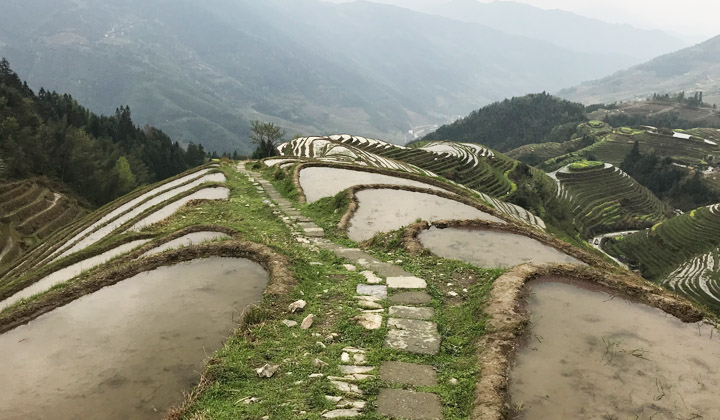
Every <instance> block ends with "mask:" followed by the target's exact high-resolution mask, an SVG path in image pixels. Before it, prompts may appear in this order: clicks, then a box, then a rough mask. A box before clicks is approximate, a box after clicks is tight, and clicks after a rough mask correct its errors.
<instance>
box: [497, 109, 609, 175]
mask: <svg viewBox="0 0 720 420" xmlns="http://www.w3.org/2000/svg"><path fill="white" fill-rule="evenodd" d="M612 130H613V128H612V127H611V126H610V125H608V124H606V123H604V122H602V121H598V120H592V121H589V122H586V123H582V124H579V125H578V126H577V128H576V130H575V133H573V134H572V136H570V139H569V140H568V141H565V142H561V143H559V142H545V143H532V144H526V145H524V146H520V147H518V148H516V149H513V150H510V151H508V152H507V153H506V155H507V156H508V157H510V158H512V159H517V160H520V161H522V162H525V163H527V164H528V165H533V166H537V165H540V164H541V163H543V162H545V161H548V160H550V159H553V158H556V157H558V156H562V155H565V154H568V153H573V152H577V151H578V150H581V149H584V148H585V147H588V146H591V145H593V144H594V143H595V142H596V141H599V140H600V139H602V138H603V137H605V136H607V135H608V134H610V133H612Z"/></svg>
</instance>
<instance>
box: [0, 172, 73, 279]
mask: <svg viewBox="0 0 720 420" xmlns="http://www.w3.org/2000/svg"><path fill="white" fill-rule="evenodd" d="M84 213H85V212H84V211H83V210H82V208H81V207H80V206H79V205H78V204H77V202H76V201H75V200H73V199H70V198H69V197H67V196H65V195H62V194H59V193H55V192H52V191H50V190H49V189H48V188H46V187H43V186H41V185H39V184H38V183H36V182H34V181H32V180H26V181H18V182H0V266H7V265H8V264H10V263H11V262H12V261H13V260H15V259H16V258H17V257H19V256H20V255H22V253H23V252H24V251H25V250H27V249H28V248H29V247H31V246H32V245H34V244H35V243H37V242H38V241H40V240H42V239H44V238H47V237H48V236H50V235H51V234H53V233H54V232H56V231H58V230H60V229H62V228H63V227H65V226H66V225H69V224H70V223H72V222H73V221H75V220H77V219H78V218H79V217H80V216H82V215H84Z"/></svg>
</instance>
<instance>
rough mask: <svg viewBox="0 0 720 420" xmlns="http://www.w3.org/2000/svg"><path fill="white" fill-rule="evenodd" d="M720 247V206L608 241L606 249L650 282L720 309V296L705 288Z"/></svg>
mask: <svg viewBox="0 0 720 420" xmlns="http://www.w3.org/2000/svg"><path fill="white" fill-rule="evenodd" d="M718 247H720V205H713V206H707V207H701V208H699V209H696V210H693V211H692V212H689V213H686V214H684V215H681V216H677V217H673V218H671V219H669V220H667V221H665V222H663V223H660V224H658V225H656V226H653V228H652V229H649V230H647V231H643V232H638V233H635V234H632V235H629V236H626V237H623V238H617V239H615V240H611V241H608V243H607V245H606V246H605V248H606V250H607V251H608V252H610V253H611V254H613V255H616V256H619V257H621V258H624V259H626V260H627V261H628V262H629V263H630V264H631V265H633V266H635V267H637V268H638V269H639V270H640V271H641V272H642V274H643V276H644V277H645V278H647V279H650V280H653V281H656V282H658V283H662V284H666V285H668V286H669V287H671V288H673V289H674V290H676V291H678V292H680V293H683V294H686V295H688V296H690V297H692V298H695V299H698V300H700V301H701V302H703V303H706V304H708V305H709V306H711V307H712V308H713V309H715V310H720V304H718V303H720V302H714V301H715V300H716V299H717V298H720V295H717V294H715V292H714V290H715V289H714V288H708V287H706V284H707V283H708V281H707V279H708V278H709V277H707V276H705V271H706V270H707V269H708V268H710V269H713V268H714V266H713V262H712V261H713V259H712V258H710V257H709V256H708V255H709V254H711V253H713V252H714V251H715V250H716V249H717V248H718Z"/></svg>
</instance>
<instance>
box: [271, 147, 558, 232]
mask: <svg viewBox="0 0 720 420" xmlns="http://www.w3.org/2000/svg"><path fill="white" fill-rule="evenodd" d="M278 150H279V151H280V153H281V154H282V155H283V158H282V159H268V160H266V162H268V164H270V165H274V164H278V165H281V166H285V165H290V164H291V163H292V162H293V160H292V159H293V157H302V158H312V159H316V160H320V161H325V162H341V163H354V164H359V165H363V166H367V167H375V168H381V169H392V170H400V171H404V172H408V173H414V174H418V175H423V176H428V177H434V178H436V177H438V175H440V176H442V177H444V178H446V179H447V180H449V181H451V182H453V183H457V184H460V185H463V186H464V187H467V188H469V189H470V190H472V192H473V193H476V194H478V195H479V196H480V198H481V199H483V200H484V201H486V202H488V203H489V204H491V205H492V206H493V207H495V208H497V209H498V210H500V211H501V212H503V213H505V214H507V215H508V216H510V217H513V218H515V219H517V220H521V221H523V222H524V223H527V224H530V225H532V226H539V227H541V228H544V227H545V223H544V222H543V221H542V219H540V218H539V217H537V216H536V215H534V214H532V213H530V212H529V211H527V210H525V209H523V208H522V207H519V206H516V205H514V204H511V203H507V202H505V201H502V200H500V199H499V198H502V197H505V196H507V195H508V194H510V193H512V192H513V191H514V190H515V188H516V185H515V184H514V183H513V182H512V181H511V180H510V178H509V177H508V174H509V173H510V172H511V171H513V170H514V169H515V167H516V165H517V161H514V160H512V159H509V158H507V157H505V156H503V155H501V154H497V153H495V152H493V151H492V150H490V149H487V148H485V147H482V146H480V145H477V144H464V143H454V142H419V143H416V144H415V145H414V147H404V146H397V145H394V144H390V143H387V142H384V141H382V140H375V139H367V138H365V137H356V136H350V135H333V136H329V137H303V138H297V139H294V140H292V141H290V142H288V143H285V144H283V145H281V146H279V148H278Z"/></svg>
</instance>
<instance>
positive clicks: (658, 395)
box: [510, 282, 720, 420]
mask: <svg viewBox="0 0 720 420" xmlns="http://www.w3.org/2000/svg"><path fill="white" fill-rule="evenodd" d="M528 310H529V312H530V314H531V319H532V323H531V325H532V327H531V330H530V333H531V335H530V337H529V338H528V342H527V345H525V347H524V348H522V349H521V350H520V351H519V353H518V355H517V364H516V366H515V367H514V368H513V370H512V373H511V386H510V394H511V398H512V404H513V406H514V407H516V408H517V407H520V408H521V410H520V416H519V417H518V418H522V419H528V420H539V419H573V420H575V419H650V418H652V419H654V420H674V419H718V418H720V399H719V398H718V389H720V375H718V372H719V371H720V335H718V331H716V330H715V331H713V332H712V335H711V327H709V326H701V325H699V324H683V323H682V322H680V321H679V320H677V319H676V318H674V317H671V316H669V315H667V314H665V313H664V312H662V311H660V310H658V309H654V308H650V307H647V306H644V305H640V304H634V303H630V302H628V301H626V300H624V299H622V298H619V297H615V298H612V296H610V295H608V294H607V293H603V292H598V291H591V290H587V289H583V288H580V287H578V286H575V285H570V284H563V283H557V282H540V283H531V286H530V297H529V298H528Z"/></svg>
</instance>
